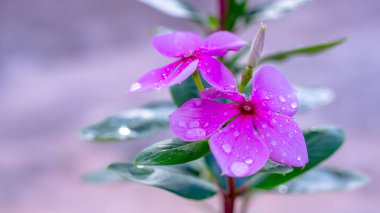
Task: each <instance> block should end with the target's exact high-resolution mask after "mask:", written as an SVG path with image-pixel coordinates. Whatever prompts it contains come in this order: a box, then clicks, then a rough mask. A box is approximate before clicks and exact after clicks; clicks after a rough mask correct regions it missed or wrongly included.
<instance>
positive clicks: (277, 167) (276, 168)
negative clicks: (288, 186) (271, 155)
mask: <svg viewBox="0 0 380 213" xmlns="http://www.w3.org/2000/svg"><path fill="white" fill-rule="evenodd" d="M292 171H293V167H291V166H285V165H281V164H278V163H276V162H273V161H272V160H269V161H268V162H267V163H266V164H265V166H264V167H263V168H262V169H261V170H260V172H263V173H275V174H287V173H290V172H292Z"/></svg>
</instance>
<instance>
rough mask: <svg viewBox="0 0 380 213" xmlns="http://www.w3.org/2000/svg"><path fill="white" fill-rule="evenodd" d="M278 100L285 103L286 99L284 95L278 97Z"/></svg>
mask: <svg viewBox="0 0 380 213" xmlns="http://www.w3.org/2000/svg"><path fill="white" fill-rule="evenodd" d="M278 99H280V101H281V102H285V101H286V98H285V97H284V96H282V95H280V96H278Z"/></svg>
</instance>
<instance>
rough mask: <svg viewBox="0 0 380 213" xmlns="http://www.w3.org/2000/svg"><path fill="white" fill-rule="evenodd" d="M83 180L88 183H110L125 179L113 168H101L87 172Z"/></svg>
mask: <svg viewBox="0 0 380 213" xmlns="http://www.w3.org/2000/svg"><path fill="white" fill-rule="evenodd" d="M83 180H84V181H85V182H88V183H110V182H119V181H121V180H123V178H121V177H120V175H119V174H117V173H116V172H115V171H111V170H106V169H105V170H99V171H94V172H91V173H88V174H86V175H85V176H84V177H83Z"/></svg>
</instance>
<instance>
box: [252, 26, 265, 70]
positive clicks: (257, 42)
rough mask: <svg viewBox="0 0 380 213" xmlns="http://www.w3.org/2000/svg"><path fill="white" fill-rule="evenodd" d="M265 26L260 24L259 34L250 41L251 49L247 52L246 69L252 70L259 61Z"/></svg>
mask: <svg viewBox="0 0 380 213" xmlns="http://www.w3.org/2000/svg"><path fill="white" fill-rule="evenodd" d="M266 29H267V26H266V25H265V24H263V23H261V24H260V29H259V32H257V34H256V36H255V38H254V39H253V41H252V45H251V49H250V50H249V58H248V67H249V68H254V67H256V66H257V63H258V61H259V59H260V55H261V52H262V51H263V47H264V39H265V30H266Z"/></svg>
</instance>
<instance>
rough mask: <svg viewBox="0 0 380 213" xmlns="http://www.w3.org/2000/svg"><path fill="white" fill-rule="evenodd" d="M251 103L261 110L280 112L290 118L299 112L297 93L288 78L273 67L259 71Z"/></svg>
mask: <svg viewBox="0 0 380 213" xmlns="http://www.w3.org/2000/svg"><path fill="white" fill-rule="evenodd" d="M251 101H252V102H254V103H256V104H258V105H257V106H258V109H259V110H264V111H272V112H279V113H282V114H285V115H288V116H292V115H294V114H295V113H296V112H297V111H298V105H299V104H298V98H297V94H296V91H295V90H294V89H293V87H292V86H291V85H290V84H289V82H288V81H287V80H286V78H285V77H284V76H283V75H282V74H281V73H280V71H278V70H277V69H276V68H274V67H272V66H263V67H261V68H260V69H259V71H257V73H256V75H255V76H254V79H253V83H252V98H251Z"/></svg>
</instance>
